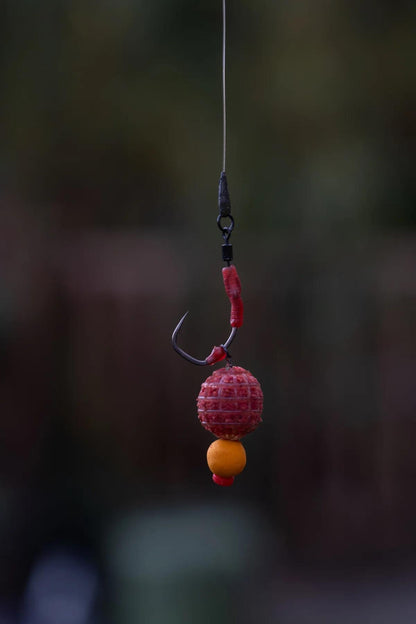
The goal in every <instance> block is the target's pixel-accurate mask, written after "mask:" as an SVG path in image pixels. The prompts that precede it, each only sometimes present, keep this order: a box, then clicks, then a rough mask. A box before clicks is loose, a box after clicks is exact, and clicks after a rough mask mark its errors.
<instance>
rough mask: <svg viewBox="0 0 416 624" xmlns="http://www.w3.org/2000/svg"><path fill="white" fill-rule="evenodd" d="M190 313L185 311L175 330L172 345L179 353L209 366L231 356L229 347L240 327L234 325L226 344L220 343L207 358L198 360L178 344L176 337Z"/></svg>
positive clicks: (195, 362) (199, 364) (197, 362)
mask: <svg viewBox="0 0 416 624" xmlns="http://www.w3.org/2000/svg"><path fill="white" fill-rule="evenodd" d="M188 314H189V312H185V314H184V315H183V317H182V318H181V320H180V321H179V323H178V324H177V325H176V327H175V329H174V330H173V334H172V347H173V348H174V349H175V351H176V353H179V355H180V356H182V357H183V358H184V359H185V360H188V362H191V363H192V364H196V365H197V366H209V365H212V364H216V362H220V361H221V360H224V359H225V358H226V357H229V353H228V347H229V346H230V344H231V343H232V341H233V340H234V338H235V335H236V333H237V329H238V327H233V328H232V330H231V333H230V335H229V336H228V338H227V340H226V341H225V342H224V344H222V345H220V346H219V347H214V348H213V349H212V351H211V353H210V354H209V356H208V357H206V358H205V360H198V359H197V358H194V357H193V356H192V355H189V353H186V351H184V350H183V349H181V347H179V346H178V344H177V342H176V339H177V336H178V334H179V332H180V329H181V327H182V325H183V322H184V320H185V319H186V317H187V316H188Z"/></svg>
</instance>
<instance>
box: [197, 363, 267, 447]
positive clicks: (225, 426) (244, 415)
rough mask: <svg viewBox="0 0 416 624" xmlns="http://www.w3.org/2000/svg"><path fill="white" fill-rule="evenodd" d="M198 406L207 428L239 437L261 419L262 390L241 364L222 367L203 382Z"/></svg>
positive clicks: (221, 435) (228, 437)
mask: <svg viewBox="0 0 416 624" xmlns="http://www.w3.org/2000/svg"><path fill="white" fill-rule="evenodd" d="M197 406H198V418H199V421H200V423H201V425H202V426H203V427H205V429H208V431H211V433H213V434H214V435H216V436H217V437H218V438H223V439H224V440H239V439H240V438H242V437H243V436H245V435H247V434H248V433H250V432H251V431H254V429H256V427H257V425H259V423H260V422H261V413H262V411H263V392H262V391H261V387H260V384H259V382H258V381H257V379H256V378H255V377H253V375H252V374H251V373H250V372H249V371H248V370H245V369H244V368H241V366H230V367H225V368H220V369H218V370H216V371H214V373H213V374H212V375H211V376H210V377H208V379H206V380H205V381H204V383H203V384H202V386H201V390H200V391H199V395H198V399H197Z"/></svg>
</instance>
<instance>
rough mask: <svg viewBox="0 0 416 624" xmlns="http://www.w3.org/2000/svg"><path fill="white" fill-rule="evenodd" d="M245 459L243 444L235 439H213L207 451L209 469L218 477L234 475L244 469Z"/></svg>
mask: <svg viewBox="0 0 416 624" xmlns="http://www.w3.org/2000/svg"><path fill="white" fill-rule="evenodd" d="M246 461H247V458H246V452H245V450H244V446H243V445H242V444H241V442H238V441H235V440H221V439H220V440H215V442H213V443H212V444H211V446H210V447H209V448H208V451H207V462H208V466H209V469H210V470H211V472H213V473H214V474H215V475H218V476H219V477H225V478H229V477H235V476H236V475H238V474H240V472H242V471H243V470H244V467H245V465H246Z"/></svg>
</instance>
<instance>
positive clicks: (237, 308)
mask: <svg viewBox="0 0 416 624" xmlns="http://www.w3.org/2000/svg"><path fill="white" fill-rule="evenodd" d="M222 277H223V280H224V287H225V292H226V293H227V296H228V298H229V300H230V303H231V316H230V325H231V327H241V326H242V324H243V311H244V310H243V300H242V299H241V283H240V278H239V277H238V273H237V269H236V268H235V266H234V265H233V264H231V265H230V266H227V267H224V268H223V270H222Z"/></svg>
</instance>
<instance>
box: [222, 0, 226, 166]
mask: <svg viewBox="0 0 416 624" xmlns="http://www.w3.org/2000/svg"><path fill="white" fill-rule="evenodd" d="M225 2H226V0H222V170H223V171H225V161H226V154H227V102H226V95H225V42H226V30H227V11H226V6H225Z"/></svg>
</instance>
